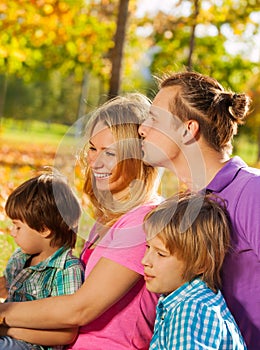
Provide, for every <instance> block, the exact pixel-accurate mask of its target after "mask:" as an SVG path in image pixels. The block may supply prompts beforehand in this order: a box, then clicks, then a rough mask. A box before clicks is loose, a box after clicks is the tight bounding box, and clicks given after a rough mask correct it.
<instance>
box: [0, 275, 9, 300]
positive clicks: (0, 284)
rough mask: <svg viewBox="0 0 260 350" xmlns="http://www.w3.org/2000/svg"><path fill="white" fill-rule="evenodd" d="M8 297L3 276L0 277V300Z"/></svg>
mask: <svg viewBox="0 0 260 350" xmlns="http://www.w3.org/2000/svg"><path fill="white" fill-rule="evenodd" d="M7 296H8V290H7V289H6V278H5V276H0V298H1V299H6V298H7Z"/></svg>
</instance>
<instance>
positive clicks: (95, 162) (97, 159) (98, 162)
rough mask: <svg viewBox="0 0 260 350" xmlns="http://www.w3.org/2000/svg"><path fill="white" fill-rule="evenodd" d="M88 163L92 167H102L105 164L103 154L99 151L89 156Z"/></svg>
mask: <svg viewBox="0 0 260 350" xmlns="http://www.w3.org/2000/svg"><path fill="white" fill-rule="evenodd" d="M88 163H89V165H90V167H91V168H95V169H96V168H101V167H102V166H103V161H102V155H101V154H100V153H99V154H95V155H91V156H88Z"/></svg>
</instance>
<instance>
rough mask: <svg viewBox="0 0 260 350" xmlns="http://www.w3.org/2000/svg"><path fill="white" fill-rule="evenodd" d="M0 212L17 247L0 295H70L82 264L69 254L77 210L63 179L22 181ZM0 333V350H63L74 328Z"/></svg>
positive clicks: (45, 176) (78, 282)
mask: <svg viewBox="0 0 260 350" xmlns="http://www.w3.org/2000/svg"><path fill="white" fill-rule="evenodd" d="M5 210H6V213H7V215H8V217H9V218H11V219H12V222H13V227H12V230H11V236H13V238H14V240H15V242H16V244H17V245H18V246H19V248H18V249H17V250H16V251H15V252H14V253H13V255H12V256H11V258H10V260H9V261H8V264H7V267H6V269H5V272H4V276H2V277H1V280H0V281H1V283H0V284H1V295H0V296H1V297H2V298H6V301H7V302H9V301H17V302H20V301H28V300H34V299H41V298H47V297H49V296H57V295H62V294H72V293H74V292H75V291H76V290H77V289H78V288H79V287H80V286H81V284H82V282H83V278H84V269H83V266H82V264H81V263H80V261H79V259H77V258H76V257H74V256H73V255H72V251H71V250H72V248H74V247H75V243H76V237H77V236H76V234H77V228H78V222H79V218H80V215H81V209H80V205H79V202H78V200H77V198H76V196H75V195H74V193H73V192H72V190H71V189H70V187H69V185H68V184H67V183H66V182H65V179H64V178H63V177H62V176H61V175H59V174H57V173H56V174H55V173H50V172H49V173H44V174H41V175H39V176H37V177H34V178H32V179H29V180H27V181H26V182H24V183H23V184H21V185H20V186H19V187H17V188H16V189H15V190H14V191H13V192H12V193H11V195H10V196H9V197H8V199H7V202H6V206H5ZM5 287H6V293H5ZM28 317H30V315H28ZM0 334H1V335H2V336H1V338H0V349H5V350H9V349H10V350H11V349H12V350H27V349H34V350H39V349H62V348H63V347H62V345H61V344H67V343H70V342H72V341H73V339H74V337H75V336H76V334H77V329H68V330H42V331H41V330H31V329H29V330H28V329H19V328H8V327H1V333H0Z"/></svg>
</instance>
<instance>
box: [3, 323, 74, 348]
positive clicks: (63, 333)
mask: <svg viewBox="0 0 260 350" xmlns="http://www.w3.org/2000/svg"><path fill="white" fill-rule="evenodd" d="M77 334H78V328H67V329H57V330H35V329H26V328H8V327H0V336H3V335H8V336H10V337H12V338H15V339H19V340H24V341H26V342H28V343H32V344H38V345H45V346H48V345H49V346H55V345H66V344H70V343H72V342H73V341H74V339H75V338H76V336H77Z"/></svg>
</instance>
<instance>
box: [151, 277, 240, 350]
mask: <svg viewBox="0 0 260 350" xmlns="http://www.w3.org/2000/svg"><path fill="white" fill-rule="evenodd" d="M149 349H150V350H153V349H156V350H159V349H160V350H173V349H175V350H200V349H203V350H205V349H211V350H214V349H221V350H223V349H225V350H244V349H246V345H245V343H244V340H243V338H242V336H241V333H240V331H239V329H238V327H237V325H236V323H235V320H234V318H233V316H232V315H231V313H230V311H229V310H228V308H227V305H226V302H225V300H224V298H223V296H222V294H221V292H220V291H218V293H217V294H215V293H214V292H213V291H212V290H211V289H209V288H208V287H207V286H206V284H205V283H204V282H203V281H202V280H200V279H198V278H197V279H195V280H194V281H192V282H190V283H185V284H184V285H182V286H181V287H180V288H178V289H177V290H176V291H174V292H172V293H171V294H169V295H167V296H164V295H161V296H160V298H159V301H158V304H157V308H156V320H155V325H154V335H153V338H152V340H151V343H150V348H149Z"/></svg>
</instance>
